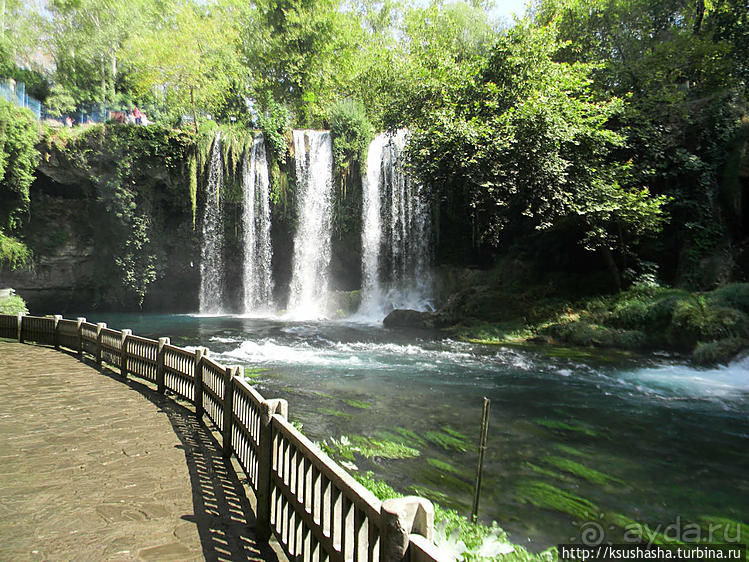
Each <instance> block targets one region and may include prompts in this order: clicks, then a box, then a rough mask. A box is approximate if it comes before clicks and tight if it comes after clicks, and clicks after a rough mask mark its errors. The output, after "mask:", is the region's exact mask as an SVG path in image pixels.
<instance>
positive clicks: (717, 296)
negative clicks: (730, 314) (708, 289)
mask: <svg viewBox="0 0 749 562" xmlns="http://www.w3.org/2000/svg"><path fill="white" fill-rule="evenodd" d="M710 298H711V300H712V301H713V302H715V303H717V304H720V305H723V306H729V307H732V308H737V309H739V310H741V311H742V312H745V313H747V314H749V283H729V284H728V285H724V286H723V287H721V288H719V289H715V290H714V291H713V292H712V293H711V294H710Z"/></svg>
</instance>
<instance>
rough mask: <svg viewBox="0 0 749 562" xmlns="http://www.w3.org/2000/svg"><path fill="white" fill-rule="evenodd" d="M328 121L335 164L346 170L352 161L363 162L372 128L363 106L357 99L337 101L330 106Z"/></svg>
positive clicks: (365, 157)
mask: <svg viewBox="0 0 749 562" xmlns="http://www.w3.org/2000/svg"><path fill="white" fill-rule="evenodd" d="M328 121H329V122H330V132H331V133H332V135H333V159H334V160H335V163H336V166H337V167H338V168H339V169H340V170H346V169H347V168H348V166H349V164H350V162H352V161H354V162H365V161H366V160H367V149H368V148H369V141H371V140H372V134H373V130H372V124H371V123H370V122H369V118H368V117H367V112H366V110H365V109H364V106H363V105H362V104H361V103H360V102H358V101H353V100H342V101H339V102H337V103H336V104H334V105H333V106H332V107H331V108H330V111H329V112H328Z"/></svg>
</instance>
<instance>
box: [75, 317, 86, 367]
mask: <svg viewBox="0 0 749 562" xmlns="http://www.w3.org/2000/svg"><path fill="white" fill-rule="evenodd" d="M85 321H86V319H85V318H83V317H82V316H80V317H79V318H78V319H77V320H76V324H75V333H76V334H78V360H79V361H83V323H84V322H85Z"/></svg>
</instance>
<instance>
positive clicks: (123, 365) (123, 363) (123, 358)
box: [120, 330, 133, 378]
mask: <svg viewBox="0 0 749 562" xmlns="http://www.w3.org/2000/svg"><path fill="white" fill-rule="evenodd" d="M131 335H133V331H132V330H122V340H121V341H120V374H121V375H122V377H123V378H127V337H128V336H131Z"/></svg>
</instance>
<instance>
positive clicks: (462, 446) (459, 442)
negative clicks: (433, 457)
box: [424, 431, 468, 453]
mask: <svg viewBox="0 0 749 562" xmlns="http://www.w3.org/2000/svg"><path fill="white" fill-rule="evenodd" d="M424 437H426V439H427V440H428V441H431V442H432V443H434V444H435V445H439V446H440V447H442V448H443V449H445V450H446V451H450V450H454V451H460V452H461V453H465V452H466V451H467V450H468V448H467V445H466V442H465V439H460V438H459V437H455V436H454V435H450V434H449V433H444V432H442V431H427V432H426V433H425V434H424Z"/></svg>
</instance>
